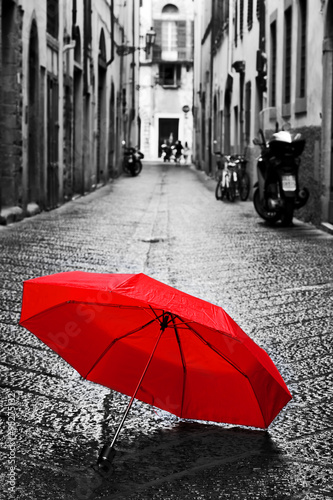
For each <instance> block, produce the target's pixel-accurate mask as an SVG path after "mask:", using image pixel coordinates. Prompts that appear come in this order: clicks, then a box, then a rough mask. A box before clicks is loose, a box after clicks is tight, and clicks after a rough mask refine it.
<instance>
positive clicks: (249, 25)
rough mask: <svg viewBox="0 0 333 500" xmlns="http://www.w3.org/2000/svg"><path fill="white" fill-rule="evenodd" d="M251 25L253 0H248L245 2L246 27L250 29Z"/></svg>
mask: <svg viewBox="0 0 333 500" xmlns="http://www.w3.org/2000/svg"><path fill="white" fill-rule="evenodd" d="M252 26H253V0H248V4H247V29H248V30H249V31H251V29H252Z"/></svg>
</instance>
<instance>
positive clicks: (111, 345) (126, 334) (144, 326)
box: [84, 315, 162, 378]
mask: <svg viewBox="0 0 333 500" xmlns="http://www.w3.org/2000/svg"><path fill="white" fill-rule="evenodd" d="M160 317H162V315H161V316H160ZM157 319H158V317H157ZM154 321H156V320H155V319H152V320H150V321H148V323H146V324H144V325H142V326H139V327H138V328H135V329H134V330H132V331H130V332H127V333H125V334H124V335H122V336H121V337H118V338H116V339H113V340H112V341H111V342H110V344H109V345H108V346H107V347H106V348H105V349H104V351H103V352H102V354H101V355H100V356H99V357H98V359H97V360H96V361H95V362H94V364H93V365H92V367H91V368H90V370H89V371H88V372H87V374H86V376H85V377H84V378H87V377H88V375H89V374H90V373H91V372H92V371H93V369H94V368H95V366H97V365H98V363H99V362H100V361H101V359H102V358H103V357H104V356H105V355H106V353H107V352H108V351H109V350H110V349H111V348H112V347H113V346H114V344H115V343H116V342H118V340H122V339H124V338H126V337H129V336H130V335H133V334H134V333H137V332H139V331H140V330H143V329H144V328H147V326H149V325H151V324H152V323H154Z"/></svg>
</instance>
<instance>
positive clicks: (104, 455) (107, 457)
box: [97, 322, 167, 469]
mask: <svg viewBox="0 0 333 500" xmlns="http://www.w3.org/2000/svg"><path fill="white" fill-rule="evenodd" d="M166 327H167V324H166V322H163V323H161V332H160V334H159V336H158V339H157V341H156V344H155V346H154V349H153V350H152V353H151V354H150V356H149V359H148V361H147V364H146V366H145V369H144V370H143V372H142V375H141V377H140V380H139V382H138V385H137V386H136V389H135V391H134V393H133V396H132V397H131V400H130V402H129V403H128V405H127V408H126V410H125V412H124V414H123V417H122V419H121V422H120V424H119V425H118V429H117V430H116V433H115V435H114V437H113V440H112V442H111V444H110V446H108V445H105V446H104V447H103V449H102V451H101V453H100V455H99V458H98V460H97V463H98V464H99V465H100V466H102V467H103V468H105V469H110V465H111V462H112V460H113V459H114V456H115V450H114V449H113V446H114V444H115V442H116V440H117V437H118V435H119V433H120V431H121V428H122V426H123V425H124V422H125V420H126V417H127V415H128V412H129V411H130V409H131V406H132V404H133V401H134V399H135V396H136V394H137V392H138V390H139V388H140V385H141V383H142V380H143V378H144V376H145V375H146V372H147V370H148V367H149V365H150V362H151V360H152V359H153V356H154V353H155V351H156V348H157V345H158V343H159V341H160V339H161V337H162V334H163V332H164V330H165V328H166ZM106 462H108V464H107V463H106ZM109 464H110V465H109Z"/></svg>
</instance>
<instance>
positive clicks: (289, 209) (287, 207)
mask: <svg viewBox="0 0 333 500" xmlns="http://www.w3.org/2000/svg"><path fill="white" fill-rule="evenodd" d="M293 217H294V198H289V199H285V201H284V210H283V213H282V215H281V226H284V227H288V226H290V225H291V223H292V221H293Z"/></svg>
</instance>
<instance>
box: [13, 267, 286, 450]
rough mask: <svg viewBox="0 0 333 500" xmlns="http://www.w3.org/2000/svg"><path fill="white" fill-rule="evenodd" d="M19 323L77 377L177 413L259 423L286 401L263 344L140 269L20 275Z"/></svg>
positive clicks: (265, 421)
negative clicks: (25, 278)
mask: <svg viewBox="0 0 333 500" xmlns="http://www.w3.org/2000/svg"><path fill="white" fill-rule="evenodd" d="M20 325H22V326H24V327H25V328H27V329H28V330H29V331H31V332H32V333H34V334H35V335H36V336H37V337H38V338H39V339H40V340H42V341H43V342H44V343H45V344H47V345H48V346H49V347H50V348H51V349H53V350H54V351H56V352H57V353H58V354H59V355H60V356H61V357H62V358H63V359H65V360H66V361H67V362H68V363H69V364H70V365H72V366H73V367H74V368H75V369H76V370H77V371H78V372H79V373H80V375H82V377H84V378H86V379H88V380H92V381H93V382H97V383H99V384H102V385H104V386H107V387H110V388H112V389H114V390H116V391H119V392H121V393H124V394H127V395H130V396H132V399H131V401H130V404H129V406H128V408H127V410H126V412H125V415H124V417H123V420H122V422H121V424H120V427H119V429H118V431H117V433H116V436H115V438H114V440H113V442H112V444H111V447H108V450H107V452H106V453H105V454H104V455H105V456H104V457H103V458H107V454H108V453H109V452H110V449H111V448H112V447H113V444H114V441H115V439H116V437H117V435H118V433H119V431H120V428H121V426H122V424H123V422H124V420H125V418H126V415H127V413H128V411H129V408H130V406H131V404H132V402H133V399H134V397H136V398H137V399H139V400H141V401H144V402H145V403H149V404H151V405H153V406H156V407H158V408H161V409H163V410H166V411H168V412H171V413H173V414H175V415H177V416H179V417H181V418H186V419H197V420H208V421H215V422H225V423H231V424H238V425H246V426H253V427H259V428H267V427H268V426H269V424H270V423H271V422H272V420H273V419H274V418H275V417H276V415H277V414H278V413H279V411H280V410H281V409H282V408H283V407H284V406H285V405H286V404H287V402H288V401H289V400H290V399H291V394H290V392H289V391H288V388H287V386H286V385H285V383H284V381H283V379H282V377H281V375H280V373H279V372H278V370H277V368H276V367H275V365H274V363H273V362H272V360H271V359H270V357H269V356H268V355H267V354H266V352H265V351H264V350H263V349H261V348H260V347H259V346H258V345H257V344H255V343H254V342H253V341H252V340H251V339H250V338H249V337H248V336H247V335H246V334H245V333H244V332H243V330H242V329H241V328H240V327H239V326H238V325H237V324H236V323H235V322H234V321H233V320H232V319H231V318H230V316H228V314H227V313H226V312H225V311H224V310H223V309H222V308H221V307H218V306H216V305H213V304H211V303H209V302H206V301H204V300H201V299H198V298H196V297H193V296H191V295H188V294H186V293H184V292H181V291H179V290H177V289H175V288H172V287H170V286H168V285H165V284H164V283H161V282H159V281H157V280H154V279H152V278H150V277H148V276H146V275H144V274H97V273H87V272H80V271H75V272H68V273H59V274H54V275H50V276H44V277H41V278H35V279H31V280H28V281H25V282H24V290H23V300H22V311H21V318H20Z"/></svg>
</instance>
